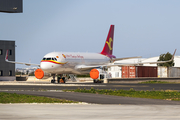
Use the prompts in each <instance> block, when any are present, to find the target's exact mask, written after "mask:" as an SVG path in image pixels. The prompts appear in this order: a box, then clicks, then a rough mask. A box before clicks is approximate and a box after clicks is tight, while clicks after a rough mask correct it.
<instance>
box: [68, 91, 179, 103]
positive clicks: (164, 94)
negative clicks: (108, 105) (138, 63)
mask: <svg viewBox="0 0 180 120" xmlns="http://www.w3.org/2000/svg"><path fill="white" fill-rule="evenodd" d="M65 91H71V92H82V93H94V94H104V95H115V96H124V97H136V98H151V99H163V100H175V101H180V92H176V91H154V90H153V91H135V90H134V89H132V88H131V89H130V90H107V89H106V90H104V89H102V90H99V89H94V88H91V89H85V88H84V89H76V90H65Z"/></svg>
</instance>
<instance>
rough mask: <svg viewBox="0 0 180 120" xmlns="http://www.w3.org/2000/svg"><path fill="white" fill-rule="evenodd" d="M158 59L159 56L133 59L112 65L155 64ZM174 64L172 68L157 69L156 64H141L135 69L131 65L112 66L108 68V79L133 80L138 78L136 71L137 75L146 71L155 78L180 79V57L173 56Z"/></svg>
mask: <svg viewBox="0 0 180 120" xmlns="http://www.w3.org/2000/svg"><path fill="white" fill-rule="evenodd" d="M158 59H159V56H157V57H151V58H135V59H127V60H119V61H115V62H114V64H128V63H129V64H130V63H132V64H133V63H146V62H157V60H158ZM174 63H175V64H174V66H173V67H169V68H167V67H157V64H142V65H140V66H137V67H136V66H133V65H132V66H125V67H118V66H113V67H110V68H108V74H109V76H110V78H133V77H138V76H140V75H139V74H137V73H138V72H137V71H139V73H140V71H141V72H142V71H144V74H145V73H147V72H148V71H151V73H153V74H152V75H154V76H157V77H180V56H174ZM145 68H146V69H145ZM152 69H157V75H155V74H154V73H155V72H154V71H153V72H152ZM145 71H146V72H145ZM124 76H125V77H124ZM141 76H143V75H141Z"/></svg>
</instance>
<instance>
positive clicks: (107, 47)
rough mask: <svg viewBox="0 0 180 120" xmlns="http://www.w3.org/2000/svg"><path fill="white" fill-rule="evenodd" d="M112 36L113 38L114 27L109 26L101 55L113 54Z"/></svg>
mask: <svg viewBox="0 0 180 120" xmlns="http://www.w3.org/2000/svg"><path fill="white" fill-rule="evenodd" d="M113 36H114V25H111V26H110V29H109V33H108V36H107V39H106V42H105V45H104V48H103V50H102V52H101V54H103V55H112V52H113V41H114V39H113Z"/></svg>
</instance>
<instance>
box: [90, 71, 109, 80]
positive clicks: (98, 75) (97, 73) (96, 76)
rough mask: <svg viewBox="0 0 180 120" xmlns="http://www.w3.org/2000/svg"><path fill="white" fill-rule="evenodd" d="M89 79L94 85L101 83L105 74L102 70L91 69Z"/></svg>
mask: <svg viewBox="0 0 180 120" xmlns="http://www.w3.org/2000/svg"><path fill="white" fill-rule="evenodd" d="M89 74H90V77H91V78H92V79H93V80H94V83H97V82H99V81H100V82H102V80H103V79H104V78H105V77H106V72H105V71H104V70H102V69H92V70H91V71H90V73H89Z"/></svg>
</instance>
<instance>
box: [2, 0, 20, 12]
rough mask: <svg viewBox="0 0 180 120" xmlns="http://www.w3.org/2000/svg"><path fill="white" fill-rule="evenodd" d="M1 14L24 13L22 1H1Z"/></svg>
mask: <svg viewBox="0 0 180 120" xmlns="http://www.w3.org/2000/svg"><path fill="white" fill-rule="evenodd" d="M0 12H6V13H22V12H23V2H22V0H0Z"/></svg>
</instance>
